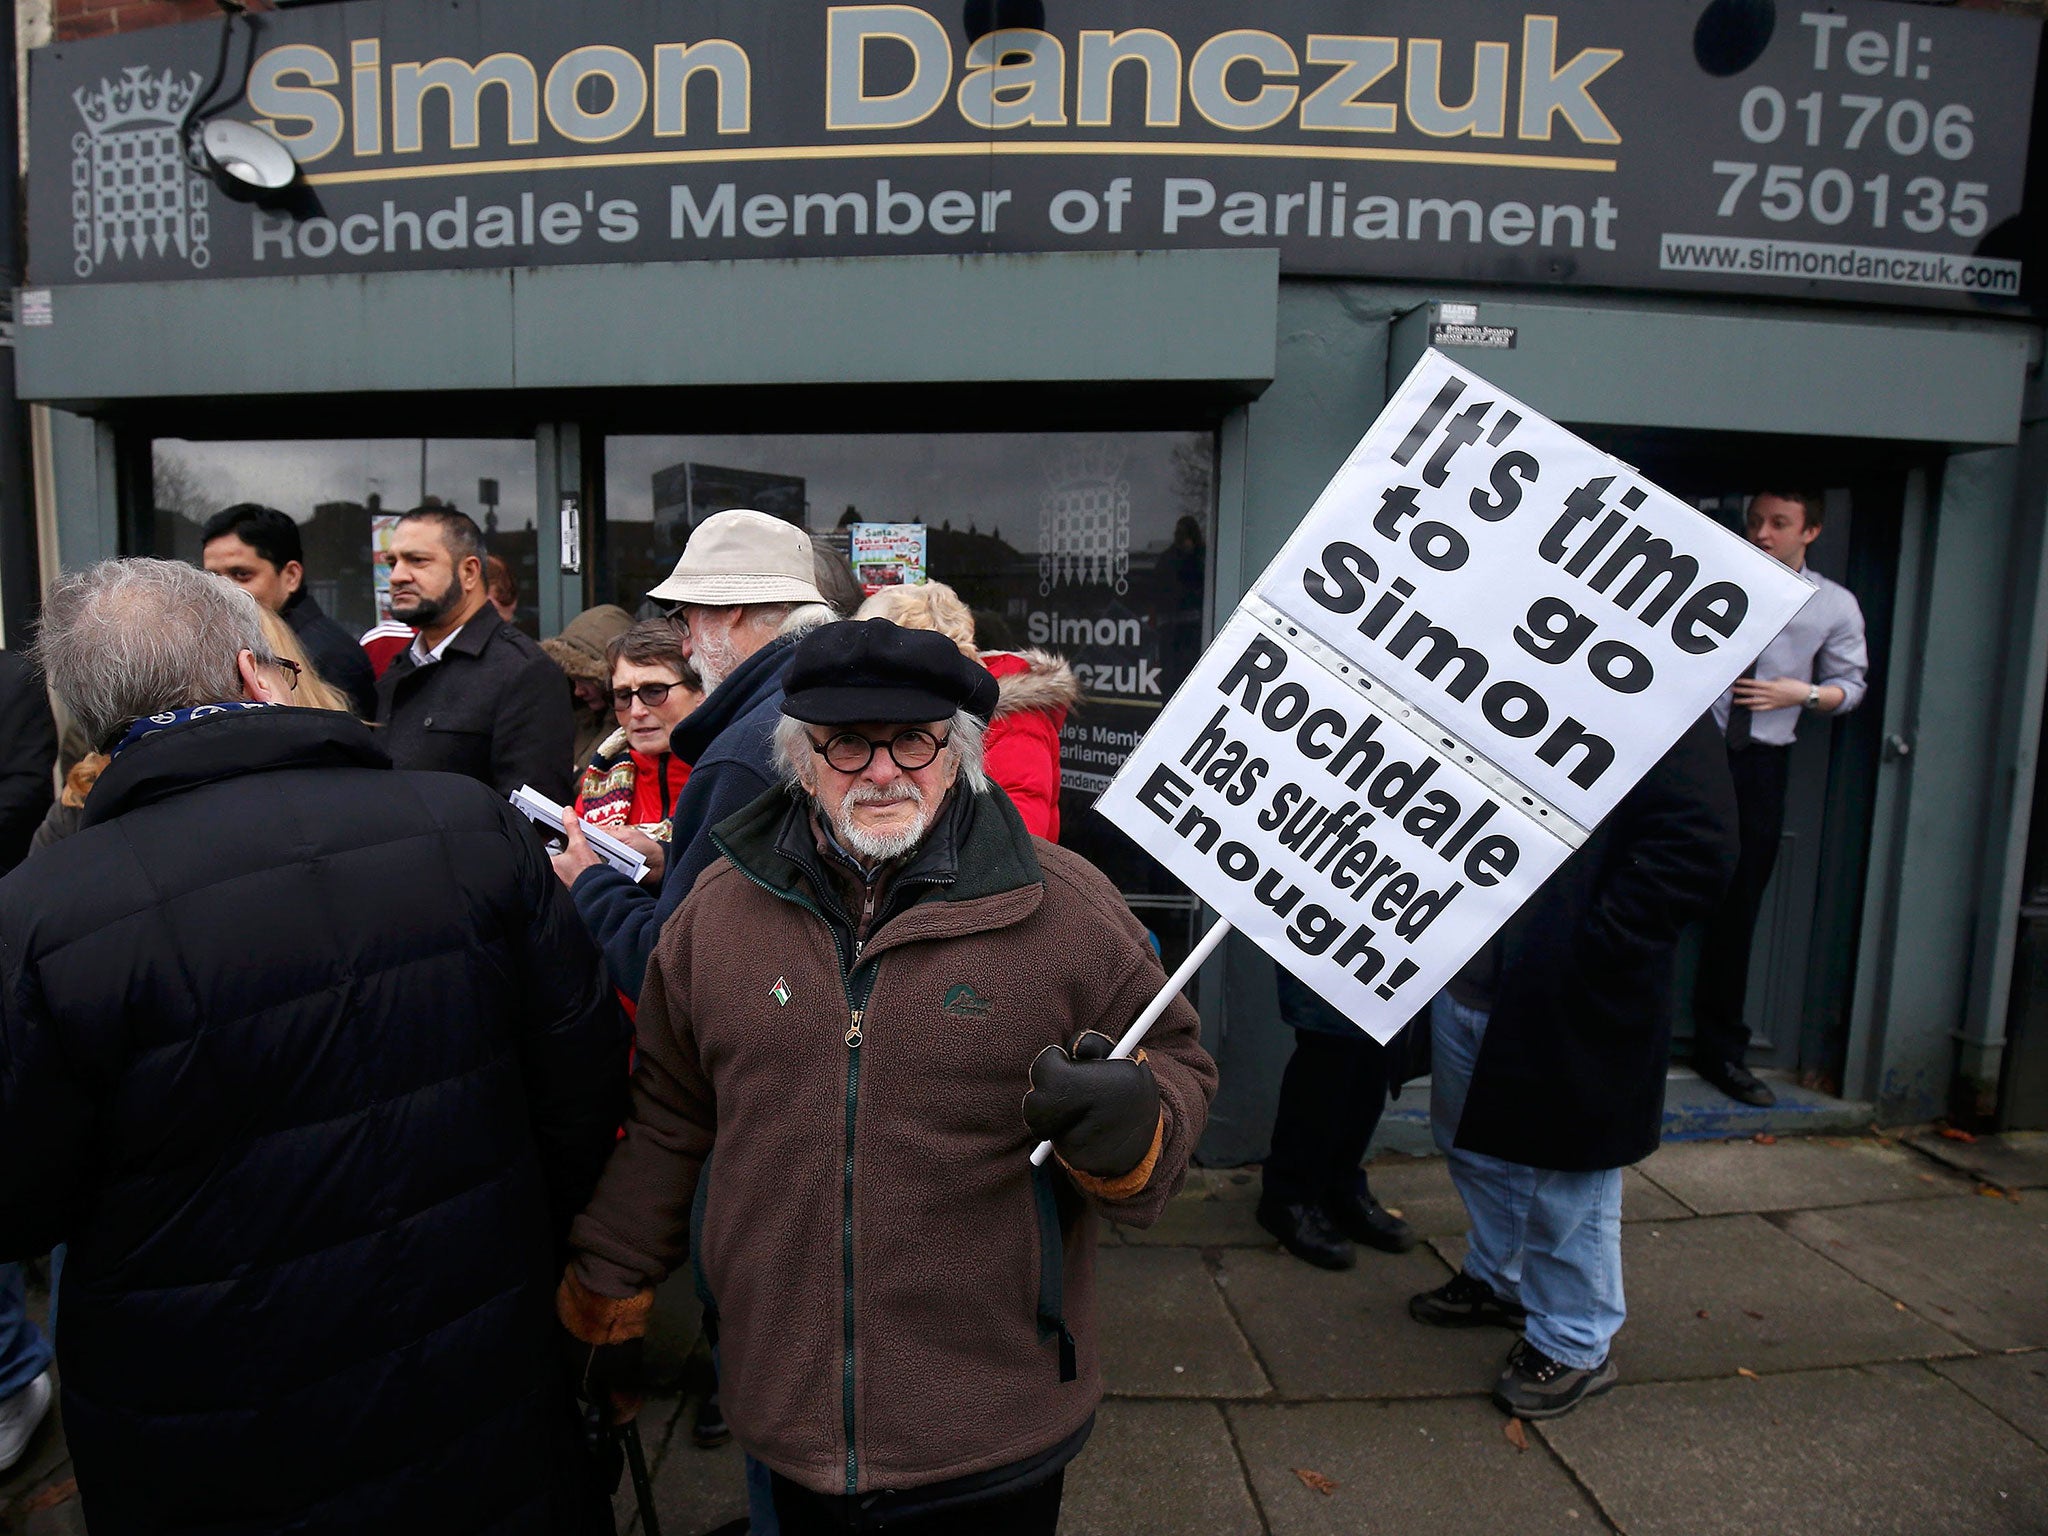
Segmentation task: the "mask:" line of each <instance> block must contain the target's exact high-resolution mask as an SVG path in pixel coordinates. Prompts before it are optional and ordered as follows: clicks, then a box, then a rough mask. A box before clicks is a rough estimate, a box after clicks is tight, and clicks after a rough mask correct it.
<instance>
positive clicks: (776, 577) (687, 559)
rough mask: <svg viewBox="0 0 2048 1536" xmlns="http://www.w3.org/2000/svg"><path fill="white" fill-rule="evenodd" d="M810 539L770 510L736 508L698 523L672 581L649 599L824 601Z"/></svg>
mask: <svg viewBox="0 0 2048 1536" xmlns="http://www.w3.org/2000/svg"><path fill="white" fill-rule="evenodd" d="M816 570H817V568H816V566H815V565H814V564H813V563H812V556H811V536H810V535H809V534H808V533H805V532H804V531H803V529H801V528H799V527H797V526H796V525H795V524H794V523H785V522H784V521H783V520H782V519H781V518H779V517H770V516H769V515H768V514H767V513H766V512H756V511H754V510H753V509H752V508H749V507H734V508H733V509H731V510H730V511H727V512H719V513H715V514H714V515H712V516H710V517H707V518H705V519H704V521H703V522H701V523H699V524H698V525H697V527H696V530H695V531H694V532H693V533H692V534H691V535H690V542H689V543H688V544H687V545H685V546H684V548H683V558H682V559H680V560H678V561H677V562H676V568H675V569H674V570H673V571H671V572H670V573H669V578H668V580H667V581H664V582H663V583H662V584H661V585H660V586H658V587H656V588H655V589H654V590H653V591H652V592H649V593H648V594H647V595H648V596H649V597H650V598H653V599H654V600H655V601H656V602H661V603H699V604H702V605H703V606H704V607H707V608H722V607H725V606H727V605H728V604H732V603H822V602H824V601H825V598H824V594H823V593H821V592H819V591H818V587H817V579H816Z"/></svg>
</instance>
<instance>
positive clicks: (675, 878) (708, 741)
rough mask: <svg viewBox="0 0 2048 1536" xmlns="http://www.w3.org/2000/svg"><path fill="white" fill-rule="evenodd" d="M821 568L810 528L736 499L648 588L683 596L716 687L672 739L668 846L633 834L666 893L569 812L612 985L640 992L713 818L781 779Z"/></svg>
mask: <svg viewBox="0 0 2048 1536" xmlns="http://www.w3.org/2000/svg"><path fill="white" fill-rule="evenodd" d="M815 570H816V566H815V562H814V559H813V556H812V553H811V536H810V535H809V534H807V533H805V532H804V531H803V529H801V528H799V527H797V526H796V525H795V524H794V523H787V522H784V521H783V520H782V519H781V518H779V517H770V516H769V515H768V514H767V513H765V512H755V511H752V510H750V509H746V508H734V509H732V510H730V511H726V512H720V513H717V514H716V515H714V516H712V517H708V518H706V519H705V520H704V521H703V522H702V523H700V524H699V525H698V526H697V530H696V532H694V533H693V534H691V535H690V542H689V544H688V546H687V547H686V548H685V549H684V551H683V557H682V559H680V560H678V561H677V562H676V568H675V570H674V572H673V573H672V574H671V575H670V576H669V578H668V580H667V581H665V582H663V583H662V584H661V585H660V586H658V587H656V588H655V589H654V590H653V591H651V592H649V593H648V594H647V596H648V597H649V599H651V600H652V601H654V602H657V603H667V604H672V605H673V607H672V608H671V610H670V613H669V622H670V623H672V624H674V625H675V626H676V628H677V630H678V631H679V633H680V635H681V637H682V640H683V646H684V651H685V654H686V655H687V656H688V657H689V658H690V659H691V661H692V662H693V663H694V664H695V666H696V668H697V672H698V675H699V676H700V677H702V678H703V680H704V692H705V695H706V697H705V700H704V702H703V703H702V704H700V705H698V706H697V708H695V709H693V710H692V711H690V713H689V714H687V715H685V716H684V717H683V718H682V720H681V721H679V722H678V723H677V725H676V728H675V730H674V731H673V732H672V733H671V734H670V736H669V750H670V751H671V752H672V753H674V754H675V756H676V757H678V758H680V759H681V760H682V761H683V762H686V763H688V764H689V765H690V782H689V783H688V784H686V785H685V786H684V787H683V792H682V794H681V795H680V796H679V797H678V798H677V800H676V805H675V814H674V815H673V816H672V817H671V818H670V824H671V826H672V827H673V829H674V836H673V838H672V839H671V841H670V843H669V845H668V848H667V849H666V850H665V851H664V850H663V849H662V848H660V847H659V845H657V844H656V843H654V842H653V841H652V840H651V839H646V838H639V837H633V838H631V839H629V840H631V841H633V842H634V845H635V846H636V847H638V848H639V850H640V851H641V852H642V853H643V854H646V855H648V857H649V863H650V866H651V867H656V868H658V869H659V871H660V873H659V876H658V878H659V879H660V882H661V888H660V895H659V896H658V897H657V896H656V895H655V893H654V892H652V891H649V890H647V889H645V888H643V887H641V886H638V885H635V884H634V883H633V882H632V881H631V880H629V879H627V878H626V877H625V876H624V875H622V874H620V873H619V872H618V871H617V870H615V869H613V868H612V867H611V866H610V865H609V864H606V863H605V862H604V861H603V860H602V859H600V858H599V857H598V856H597V854H596V853H594V852H593V851H592V850H591V847H590V843H589V841H588V839H586V838H585V837H584V835H583V824H582V823H581V822H580V821H578V820H577V819H576V818H575V817H574V816H569V817H566V818H565V824H564V827H563V832H564V835H565V842H566V846H565V847H564V850H563V851H562V852H561V853H559V854H557V855H555V861H554V862H555V873H556V875H557V876H559V877H560V879H561V881H562V883H563V884H564V885H566V886H568V887H569V894H570V896H571V897H572V898H573V899H574V901H575V903H576V910H577V912H578V913H579V914H580V915H581V916H582V918H583V922H584V925H585V926H586V927H587V928H589V930H590V932H591V935H592V937H594V938H595V939H596V940H597V943H598V947H599V948H600V949H602V950H603V951H604V957H605V966H606V968H607V969H608V970H609V971H610V973H611V978H612V981H613V983H614V984H615V985H616V986H617V987H618V988H619V990H620V991H621V992H623V993H625V994H626V996H628V997H630V998H635V999H637V998H638V997H639V996H640V979H641V977H642V976H643V975H644V974H645V973H646V970H647V959H648V956H649V955H651V954H652V953H653V951H654V941H655V938H656V936H657V935H658V934H659V933H660V932H661V927H662V924H664V923H665V922H667V921H668V919H669V916H670V914H672V913H673V912H674V911H675V910H676V908H678V907H680V906H681V905H682V904H683V898H684V897H685V896H687V895H689V894H690V887H691V886H692V885H694V884H696V881H697V877H698V876H699V875H701V874H703V873H704V870H705V868H706V867H707V866H708V865H709V864H710V863H711V861H712V860H713V859H715V858H717V857H718V851H717V849H715V848H713V847H712V845H711V836H710V833H711V828H712V826H713V825H714V824H716V823H717V822H719V821H722V820H724V819H725V818H726V817H727V816H730V815H732V814H733V812H735V811H737V810H739V809H740V808H741V807H742V806H744V805H746V804H747V803H748V802H749V801H751V800H753V799H754V798H755V797H756V796H758V795H760V794H761V793H762V792H763V791H764V790H766V789H768V788H770V787H772V786H773V785H774V783H775V782H776V779H775V766H774V760H773V759H774V737H775V722H776V721H777V720H779V719H781V718H782V675H783V673H784V672H785V671H786V670H787V669H788V667H789V658H790V652H791V648H792V647H794V646H795V644H796V639H797V636H799V635H801V634H803V633H804V632H805V631H806V630H810V629H814V628H816V627H817V626H818V625H820V624H827V623H830V622H831V621H832V618H833V613H832V610H831V609H830V608H828V607H827V606H825V600H824V598H823V597H821V596H820V595H819V593H818V588H817V586H816V579H815V575H814V572H815Z"/></svg>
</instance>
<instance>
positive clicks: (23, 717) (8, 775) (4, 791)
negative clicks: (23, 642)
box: [0, 651, 57, 874]
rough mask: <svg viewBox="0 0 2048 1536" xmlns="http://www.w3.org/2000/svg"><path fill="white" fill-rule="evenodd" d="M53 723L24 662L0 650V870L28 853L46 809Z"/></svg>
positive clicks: (54, 751)
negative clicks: (30, 840)
mask: <svg viewBox="0 0 2048 1536" xmlns="http://www.w3.org/2000/svg"><path fill="white" fill-rule="evenodd" d="M56 763H57V724H56V721H54V720H53V719H52V718H51V717H50V696H49V695H48V694H47V693H45V692H44V691H43V685H42V681H41V679H39V678H38V677H37V676H36V674H35V669H34V668H32V667H30V666H29V664H28V662H27V661H25V660H24V659H23V658H22V657H20V656H18V655H16V654H14V653H13V652H11V651H0V874H5V873H6V872H7V871H8V870H10V869H12V868H14V866H15V865H17V864H19V863H20V862H21V861H22V860H23V859H24V858H26V857H27V856H28V848H29V839H30V838H32V837H34V836H35V831H36V828H37V827H39V826H41V825H42V821H43V814H44V812H46V811H48V810H49V808H50V778H51V771H52V770H53V769H54V768H55V766H56Z"/></svg>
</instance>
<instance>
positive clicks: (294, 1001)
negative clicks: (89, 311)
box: [0, 560, 628, 1536]
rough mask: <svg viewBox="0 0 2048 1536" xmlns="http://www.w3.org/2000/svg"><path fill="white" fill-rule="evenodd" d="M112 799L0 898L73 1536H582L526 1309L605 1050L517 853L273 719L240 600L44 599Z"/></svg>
mask: <svg viewBox="0 0 2048 1536" xmlns="http://www.w3.org/2000/svg"><path fill="white" fill-rule="evenodd" d="M38 650H39V653H40V656H41V660H42V662H43V666H44V669H45V671H46V672H47V674H48V676H49V679H50V682H51V684H52V686H53V687H54V688H55V690H56V692H57V695H58V697H59V698H61V699H62V700H63V702H64V704H65V706H66V707H67V708H68V709H69V710H70V711H71V713H72V714H73V715H74V717H76V718H77V719H78V720H79V721H80V722H81V724H82V725H83V726H84V727H85V729H86V730H87V731H88V732H90V733H91V736H92V739H93V741H94V742H95V744H96V745H98V746H99V747H100V748H101V749H102V750H106V751H111V753H112V754H113V760H112V762H111V763H109V765H108V766H107V768H106V770H105V771H104V772H103V773H102V774H101V775H100V778H99V782H98V783H97V784H96V785H95V786H94V788H93V792H92V795H91V797H90V798H89V799H88V800H87V801H86V804H85V808H84V812H83V815H82V817H81V822H82V825H81V826H80V828H79V830H78V831H77V832H76V833H74V834H73V835H72V836H70V837H68V838H66V839H64V840H63V841H61V842H58V843H55V844H53V845H52V846H50V847H47V848H44V849H41V850H39V851H37V852H36V853H33V854H31V855H30V856H29V858H28V860H27V862H26V863H24V864H23V865H22V866H21V867H20V868H19V869H17V870H15V871H14V873H13V874H11V875H9V876H7V878H6V879H4V880H0V1259H16V1258H20V1257H23V1256H25V1255H28V1254H33V1253H40V1252H45V1251H47V1250H48V1249H49V1248H50V1247H51V1246H52V1245H53V1244H55V1243H59V1242H68V1244H69V1256H68V1258H67V1260H66V1263H65V1266H64V1279H63V1287H62V1292H63V1294H62V1303H63V1318H64V1323H63V1327H62V1328H61V1329H60V1330H59V1333H58V1347H57V1364H58V1370H59V1374H60V1376H61V1378H62V1402H63V1414H64V1427H65V1433H66V1435H67V1437H68V1439H69V1444H70V1448H71V1453H72V1458H73V1461H74V1464H75V1466H76V1470H77V1477H78V1487H79V1497H80V1499H81V1501H82V1504H83V1508H84V1514H85V1517H86V1519H87V1521H88V1522H89V1523H90V1525H91V1527H92V1530H93V1536H124V1533H140V1532H148V1533H151V1536H161V1533H168V1532H194V1533H196V1532H228V1531H239V1532H257V1531H266V1532H268V1531H292V1532H295V1533H301V1536H330V1533H331V1536H358V1533H361V1532H366V1531H434V1532H456V1531H461V1532H472V1533H483V1532H490V1533H493V1536H499V1533H503V1536H513V1533H524V1532H531V1533H533V1536H555V1533H559V1532H581V1531H585V1530H591V1529H597V1530H602V1531H605V1532H609V1531H610V1529H611V1523H610V1519H609V1511H608V1509H607V1508H606V1505H605V1501H604V1499H603V1498H602V1496H601V1495H600V1494H599V1493H598V1492H597V1491H596V1489H595V1487H594V1485H593V1479H592V1478H591V1476H590V1470H589V1458H588V1456H587V1455H586V1454H585V1452H584V1449H583V1444H582V1440H581V1425H580V1421H579V1419H578V1416H577V1413H576V1409H575V1405H574V1401H573V1398H572V1396H571V1391H570V1386H571V1383H570V1379H569V1377H568V1375H567V1373H566V1370H565V1367H564V1364H563V1361H562V1359H561V1356H560V1353H559V1346H558V1342H557V1338H556V1334H555V1328H554V1322H553V1317H552V1306H551V1300H552V1296H553V1291H554V1281H555V1276H556V1275H557V1274H558V1273H559V1272H560V1265H561V1255H562V1244H563V1241H564V1238H565V1236H566V1233H567V1229H568V1223H569V1218H570V1217H571V1216H572V1215H573V1214H574V1213H575V1212H576V1211H577V1210H578V1209H579V1208H580V1207H581V1205H582V1204H583V1202H584V1201H585V1199H586V1198H587V1197H588V1195H589V1193H590V1190H591V1188H592V1187H593V1185H594V1184H595V1182H596V1179H597V1175H598V1172H599V1170H600V1169H601V1168H602V1167H603V1164H604V1160H605V1157H606V1155H607V1153H608V1152H609V1151H610V1149H611V1146H612V1142H613V1140H614V1137H615V1135H616V1131H617V1127H618V1125H619V1123H620V1120H621V1118H622V1116H623V1113H624V1109H625V1096H626V1059H627V1046H628V1033H627V1030H626V1027H625V1023H624V1020H623V1018H622V1017H621V1015H620V1013H619V1010H618V1008H617V1005H616V1003H615V1002H614V1001H613V998H612V994H611V989H610V988H609V987H608V986H606V984H605V981H604V976H603V969H602V966H601V964H600V962H599V959H598V955H597V951H596V950H595V948H594V947H593V946H592V945H591V943H590V940H589V938H588V937H587V936H586V935H585V933H584V931H583V925H582V924H581V923H579V922H578V921H577V920H576V914H575V912H574V910H573V909H572V908H571V907H570V905H569V902H568V899H567V897H566V896H565V895H564V893H563V892H562V890H561V887H560V885H559V884H558V883H557V882H556V880H555V879H554V876H553V874H552V873H551V872H550V870H549V869H548V864H547V857H546V854H545V853H544V852H543V850H542V848H541V846H540V844H539V842H538V841H537V840H536V839H535V838H534V836H533V835H532V833H531V832H530V831H529V830H528V828H527V826H526V824H525V823H524V821H523V820H521V819H520V818H519V817H518V816H517V815H516V813H514V812H513V810H512V809H511V807H510V806H508V805H506V804H505V803H504V802H503V801H502V800H500V799H499V797H498V796H497V795H495V794H494V793H492V791H490V790H489V789H486V788H485V787H484V786H482V785H480V784H477V783H474V782H472V781H471V780H468V779H464V778H459V777H456V776H455V775H453V774H445V773H402V772H394V771H393V770H392V767H391V764H390V762H389V760H388V759H387V758H386V757H385V756H384V754H383V753H381V752H380V751H379V750H378V749H377V746H376V744H375V742H374V741H373V740H372V739H371V736H370V732H369V730H368V729H367V728H366V727H365V726H364V725H362V724H361V722H359V721H357V720H356V719H354V718H353V717H352V716H350V715H348V714H345V713H343V712H340V711H328V710H315V709H293V708H289V707H280V706H286V705H288V704H289V701H290V699H291V678H292V674H291V672H290V670H289V668H287V667H284V666H283V665H281V663H280V662H279V660H278V658H277V657H276V655H275V654H274V653H273V652H272V651H271V649H270V647H269V645H268V643H267V642H266V640H265V638H264V631H263V627H262V623H261V620H260V618H259V616H258V613H257V609H256V604H255V600H254V599H252V598H251V597H250V596H249V595H248V594H247V593H245V592H243V591H240V590H238V589H237V588H236V587H235V586H233V585H232V584H231V583H229V582H228V581H226V580H225V579H223V578H221V577H219V576H212V575H208V574H206V573H205V572H203V571H198V570H194V569H193V568H192V567H190V566H188V565H184V564H180V563H177V562H173V561H166V560H127V561H108V562H104V563H102V564H99V565H95V566H92V567H89V568H88V569H86V570H84V571H81V572H76V573H73V574H71V575H67V576H64V577H61V578H59V580H58V581H57V582H56V583H55V584H54V585H53V586H52V588H51V591H50V595H49V599H48V601H47V603H46V605H45V607H44V610H43V619H42V630H41V636H40V639H39V640H38Z"/></svg>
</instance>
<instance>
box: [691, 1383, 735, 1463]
mask: <svg viewBox="0 0 2048 1536" xmlns="http://www.w3.org/2000/svg"><path fill="white" fill-rule="evenodd" d="M731 1438H732V1431H731V1430H730V1429H728V1428H727V1427H726V1423H725V1410H724V1409H723V1408H721V1407H719V1406H718V1394H717V1392H715V1391H714V1392H713V1393H712V1394H711V1395H710V1396H709V1397H706V1398H703V1399H701V1400H700V1401H699V1402H698V1404H697V1412H696V1414H695V1416H693V1417H692V1418H691V1420H690V1443H691V1444H692V1445H694V1446H696V1447H697V1449H699V1450H700V1451H715V1450H717V1449H718V1448H719V1447H720V1446H721V1445H723V1444H725V1442H726V1441H728V1440H730V1439H731Z"/></svg>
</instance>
